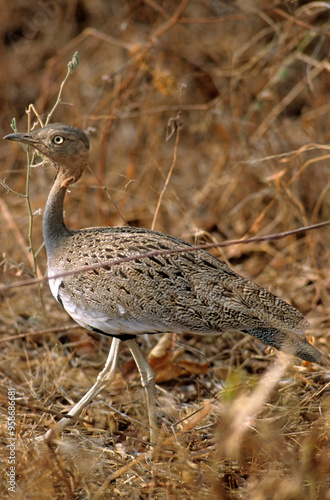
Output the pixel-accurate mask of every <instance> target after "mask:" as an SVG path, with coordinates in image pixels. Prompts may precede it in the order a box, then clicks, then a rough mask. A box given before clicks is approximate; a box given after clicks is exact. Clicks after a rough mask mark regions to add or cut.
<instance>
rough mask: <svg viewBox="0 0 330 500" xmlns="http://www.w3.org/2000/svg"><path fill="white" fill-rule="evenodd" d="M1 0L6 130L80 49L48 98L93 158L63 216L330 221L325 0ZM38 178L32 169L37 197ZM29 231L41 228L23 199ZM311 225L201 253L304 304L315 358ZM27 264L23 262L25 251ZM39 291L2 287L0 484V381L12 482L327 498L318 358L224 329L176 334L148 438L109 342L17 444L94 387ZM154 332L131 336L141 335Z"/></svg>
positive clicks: (22, 241)
mask: <svg viewBox="0 0 330 500" xmlns="http://www.w3.org/2000/svg"><path fill="white" fill-rule="evenodd" d="M275 4H276V5H275ZM46 7H47V8H46ZM1 12H2V16H7V19H5V22H3V23H2V27H1V29H2V38H1V40H2V51H1V54H2V57H1V60H0V64H1V68H0V69H1V71H0V75H1V77H0V78H1V88H2V92H1V96H0V99H1V108H0V109H1V114H0V117H1V126H2V130H3V135H4V134H5V133H10V129H9V123H10V121H11V118H12V117H13V116H15V117H16V118H17V122H18V127H19V130H20V131H24V130H26V128H27V118H26V115H25V114H24V109H25V108H26V107H27V106H28V105H29V104H30V103H31V102H33V103H34V104H35V106H36V108H37V109H38V111H39V113H41V114H43V113H45V114H47V112H48V111H49V110H50V109H51V107H52V105H53V104H54V101H55V99H56V95H57V93H58V89H59V85H60V83H61V81H62V80H63V77H64V75H65V72H66V64H67V62H68V61H69V60H70V59H71V57H72V54H73V53H74V52H75V51H76V50H78V52H79V57H80V61H81V66H80V68H79V69H78V71H76V72H75V73H74V74H73V75H72V76H71V77H70V79H69V81H68V83H67V85H66V87H65V89H64V94H63V102H62V104H61V105H60V106H59V107H58V109H57V110H56V113H55V116H54V117H53V121H63V122H67V123H72V124H74V125H76V126H80V127H82V128H89V130H90V137H91V143H92V152H91V170H90V171H89V172H87V173H86V174H85V176H84V177H83V179H82V180H81V181H80V182H79V184H77V185H75V186H73V187H72V189H71V193H70V194H69V195H68V200H67V215H66V217H67V221H68V222H69V225H70V226H71V227H88V226H94V225H105V224H106V225H121V224H123V223H124V222H123V219H124V220H125V221H126V222H128V223H130V224H134V225H137V226H143V227H151V226H152V224H153V221H154V217H155V213H157V218H156V219H155V221H154V222H155V228H156V229H158V230H162V231H165V232H169V233H171V234H173V235H175V236H179V237H181V238H184V239H186V240H188V241H190V242H205V241H206V242H218V241H223V240H227V239H231V238H240V237H244V236H255V235H263V234H269V233H275V232H281V231H285V230H288V229H293V228H296V227H299V226H302V225H306V224H310V223H317V222H319V221H322V220H327V219H330V203H329V199H330V197H329V186H330V183H329V149H328V148H326V147H325V144H326V143H327V142H329V125H330V123H329V111H330V104H329V91H330V89H329V64H330V63H329V58H328V56H329V48H330V43H329V5H328V4H326V3H325V2H303V1H302V2H295V1H283V2H279V3H276V2H275V1H266V0H259V1H250V2H241V1H237V2H225V1H224V2H211V1H207V0H185V1H183V2H181V3H179V2H170V1H165V0H164V1H161V2H156V1H153V0H144V1H143V0H136V1H133V0H132V1H122V2H119V1H115V0H114V1H110V2H107V1H106V0H96V1H93V2H88V1H84V0H77V1H72V2H62V1H60V0H54V1H52V2H45V3H41V2H38V1H36V0H30V1H29V2H16V3H15V2H12V3H11V4H10V5H7V4H6V5H5V6H4V7H3V9H1ZM178 114H179V115H178ZM178 122H180V124H181V126H180V130H179V136H178V135H177V134H178V130H177V129H174V130H172V132H173V135H172V137H171V138H170V139H169V140H168V141H166V134H168V133H169V131H170V129H171V126H173V123H176V124H178ZM176 143H177V148H176V149H175V144H176ZM322 145H323V146H322ZM174 153H176V157H175V155H174ZM0 155H1V160H2V161H1V172H0V176H1V178H2V179H6V182H7V184H8V185H9V186H10V187H11V188H12V189H14V190H16V191H18V192H24V191H25V181H26V174H25V172H26V167H25V165H26V164H25V159H24V154H23V152H22V150H20V149H19V148H18V147H17V144H12V143H6V142H4V141H3V142H2V143H1V144H0ZM173 159H175V161H173ZM171 166H172V167H173V169H172V171H171V172H170V175H169V176H168V174H169V171H170V168H171ZM167 176H168V184H167V187H166V189H165V190H164V191H163V188H164V185H165V180H166V178H167ZM52 177H53V171H52V170H51V169H50V167H48V168H46V169H44V168H38V169H33V172H32V179H31V197H30V200H31V204H32V208H33V210H34V211H35V212H37V211H38V210H39V209H42V208H43V207H44V204H45V200H46V197H47V192H48V189H49V187H50V184H51V179H52ZM160 196H161V198H160ZM159 200H161V203H159ZM0 204H1V214H2V217H1V220H0V224H1V244H2V262H1V273H2V274H1V281H2V282H3V283H5V284H11V283H15V282H16V281H20V280H22V279H26V278H28V277H29V276H30V271H29V270H30V269H31V265H32V264H31V254H30V253H29V252H28V249H27V234H28V224H29V217H28V213H27V209H26V202H25V200H24V199H21V198H18V197H16V196H14V195H13V194H12V193H8V194H7V193H6V192H5V190H4V189H3V188H1V198H0ZM157 205H159V207H158V208H157ZM33 241H34V248H35V249H38V248H39V247H40V246H41V244H42V235H41V217H39V216H38V215H36V216H35V217H34V230H33ZM329 244H330V238H329V231H328V230H327V228H324V229H321V230H317V231H313V232H310V233H308V234H303V235H299V236H296V235H295V236H291V237H288V238H285V239H283V240H279V241H273V242H272V241H268V242H263V243H260V244H259V243H253V244H249V245H244V246H243V245H241V246H239V245H236V246H232V247H229V248H226V249H223V250H219V249H216V250H214V251H213V253H214V254H215V255H217V256H219V257H221V258H223V259H225V260H227V261H228V262H229V263H230V265H231V266H232V267H235V269H236V270H237V271H238V272H239V273H241V274H243V275H245V276H246V277H249V278H251V279H253V280H255V281H257V282H258V283H259V284H260V285H264V286H266V287H267V288H269V289H271V290H272V291H273V292H275V293H277V294H278V295H280V296H281V297H283V298H285V299H286V300H288V301H289V302H291V303H292V304H294V305H296V306H297V307H298V308H299V309H300V310H301V311H302V312H303V313H304V314H306V316H307V317H308V319H309V321H310V323H311V325H312V329H311V332H310V335H312V336H314V338H315V345H316V346H317V347H318V348H319V349H320V350H321V351H322V352H323V353H324V354H325V356H327V353H328V345H329V340H330V339H329V317H330V314H329V312H330V305H329V288H330V276H329ZM38 266H39V270H40V271H39V272H40V275H42V274H43V273H44V272H45V252H44V250H43V249H41V250H40V252H39V253H38ZM42 293H43V298H44V303H45V310H43V307H42V304H41V302H40V299H39V295H38V290H37V287H36V286H32V287H29V288H11V289H8V290H7V291H6V292H5V293H3V294H2V296H1V302H0V331H1V340H2V343H1V352H0V374H1V406H0V416H1V420H0V425H1V427H0V429H1V443H2V448H1V450H0V460H1V492H2V493H1V496H2V498H7V497H8V496H9V495H11V493H10V492H8V489H7V487H8V485H7V483H6V481H7V478H8V475H7V472H8V466H9V465H8V457H9V448H8V446H7V445H8V442H9V441H8V429H7V427H6V424H7V416H8V409H7V404H8V393H7V390H8V388H11V387H13V388H15V391H16V425H17V429H16V438H17V440H16V493H15V495H12V496H14V497H15V498H19V499H21V498H22V499H23V498H24V499H32V498H42V499H48V498H59V499H64V498H65V499H66V498H70V499H71V498H72V499H73V498H77V499H86V498H91V499H103V498H109V499H110V498H111V499H117V498H118V499H120V498H130V499H134V500H135V499H142V498H143V499H180V500H181V499H194V500H195V499H202V498H203V499H205V498H206V499H220V500H221V499H240V498H242V499H251V500H252V499H253V500H264V499H274V500H285V499H288V500H289V499H290V500H300V499H304V500H315V499H330V482H329V463H330V455H329V412H330V405H329V387H330V386H329V382H330V378H329V374H327V373H326V371H325V369H324V368H321V367H318V366H316V365H315V366H314V365H308V364H303V363H301V362H300V361H299V360H296V359H292V358H289V359H287V358H286V357H284V356H277V355H276V354H275V353H274V352H273V351H270V350H269V349H266V348H265V346H264V345H263V344H261V343H260V342H258V341H257V340H254V339H252V338H247V337H244V336H242V335H239V334H233V333H231V332H228V333H226V334H224V335H222V336H219V337H217V338H208V337H206V338H202V337H196V336H185V338H182V337H180V338H179V339H178V341H180V342H181V343H182V345H184V346H185V349H184V350H183V351H182V352H180V355H181V357H179V358H177V359H174V357H175V356H174V357H173V356H172V357H171V363H172V364H171V365H170V367H171V368H169V369H168V373H167V375H168V380H167V381H166V382H162V383H159V390H158V401H159V420H160V422H161V423H162V440H163V441H162V442H161V444H160V446H159V447H156V448H155V449H154V450H153V451H148V448H147V446H146V439H147V436H148V429H147V423H146V421H147V416H146V409H145V404H144V395H143V392H142V391H143V390H142V388H141V386H140V382H139V378H138V375H137V372H136V370H135V368H134V366H133V365H132V363H131V360H130V358H129V356H128V352H127V351H126V350H125V349H124V348H123V349H122V352H121V362H120V369H119V373H118V377H117V379H116V381H115V383H114V384H113V385H112V386H111V387H109V388H108V389H107V390H104V391H103V393H102V394H101V395H100V396H98V397H97V398H96V400H95V401H94V403H93V404H92V405H91V406H90V407H89V408H88V409H87V410H86V412H85V413H84V415H83V416H82V420H81V421H79V422H77V423H73V424H72V426H71V427H70V428H68V429H67V430H65V431H64V432H63V434H62V435H61V436H59V438H58V446H53V447H51V446H47V445H41V444H36V442H35V441H34V439H35V438H36V437H37V436H39V435H41V434H43V433H44V432H45V430H47V429H48V428H49V427H52V426H54V422H55V421H57V420H58V414H59V413H60V412H65V411H67V410H68V409H69V408H70V407H71V406H72V404H73V403H74V402H76V401H77V400H78V399H79V398H80V397H81V396H82V394H83V393H84V392H85V391H86V390H87V389H88V388H89V387H90V386H91V385H92V383H93V382H94V380H95V378H96V376H97V373H98V372H99V371H100V369H101V368H102V366H103V363H104V361H105V358H106V354H107V351H108V348H109V343H108V340H107V339H104V338H99V337H97V336H95V337H94V336H92V335H90V334H87V333H86V332H83V331H82V329H80V328H77V326H74V325H73V324H72V321H71V320H70V318H68V316H67V315H66V314H65V313H64V312H63V311H61V310H60V309H59V307H58V306H57V305H56V303H55V301H54V300H53V298H52V297H51V295H50V292H49V290H48V287H47V285H43V287H42ZM158 341H159V338H156V336H150V337H148V338H145V339H142V343H143V344H144V345H143V347H144V350H145V352H149V351H150V349H151V347H152V346H154V345H156V344H157V342H158ZM168 342H169V345H171V342H172V341H171V339H169V340H168ZM182 345H180V346H176V347H175V349H176V350H178V349H182ZM190 348H191V350H189V349H190ZM206 362H207V363H209V367H208V369H207V370H205V363H206ZM180 363H181V365H180ZM177 365H180V366H181V367H183V369H182V370H181V372H182V373H183V375H181V376H178V370H177ZM190 368H191V370H190ZM170 369H171V370H172V369H173V374H172V372H171V374H172V378H171V376H170V375H171V374H169V370H170ZM165 371H166V370H165ZM205 371H206V373H204V372H205ZM189 372H191V373H193V374H190V373H189ZM184 373H185V374H184Z"/></svg>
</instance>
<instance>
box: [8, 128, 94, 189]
mask: <svg viewBox="0 0 330 500" xmlns="http://www.w3.org/2000/svg"><path fill="white" fill-rule="evenodd" d="M4 139H8V140H10V141H17V142H22V143H23V144H28V145H31V146H33V147H34V148H35V149H36V150H38V151H39V152H40V153H42V154H43V155H45V157H46V158H49V159H50V160H51V161H52V163H53V164H54V166H55V167H56V168H57V170H58V177H60V181H61V185H62V186H63V187H67V186H68V185H69V184H73V183H74V182H77V180H78V179H79V178H80V177H81V175H82V173H83V171H84V169H85V168H86V166H87V164H88V154H89V139H88V137H87V135H86V134H85V132H83V131H82V130H80V129H79V128H75V127H71V126H70V125H65V124H64V123H52V124H50V125H46V126H45V127H42V128H39V129H37V130H33V131H32V132H29V133H25V134H24V133H23V134H22V133H20V134H19V133H15V134H9V135H6V136H5V137H4Z"/></svg>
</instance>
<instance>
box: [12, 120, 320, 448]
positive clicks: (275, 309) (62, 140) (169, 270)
mask: <svg viewBox="0 0 330 500" xmlns="http://www.w3.org/2000/svg"><path fill="white" fill-rule="evenodd" d="M6 138H7V139H10V140H15V141H20V142H23V143H26V144H31V145H32V146H33V147H34V148H36V149H37V150H38V151H40V152H41V153H43V154H44V155H45V156H46V157H47V158H48V159H50V160H51V161H52V163H53V164H54V166H55V167H56V169H57V176H56V179H55V182H54V184H53V187H52V189H51V192H50V194H49V197H48V200H47V204H46V210H45V214H44V222H43V233H44V240H45V245H46V250H47V257H48V275H49V276H50V277H51V276H55V275H57V274H63V273H65V272H67V271H70V274H69V275H66V276H62V277H59V278H55V279H51V280H50V281H49V284H50V288H51V291H52V293H53V295H54V297H55V298H56V299H57V300H58V302H59V303H60V304H61V305H62V306H63V307H64V309H65V310H66V311H67V312H68V313H69V314H70V316H71V317H72V318H73V319H74V320H75V321H76V322H77V323H79V324H80V325H82V326H84V327H85V328H87V329H89V330H92V331H96V332H98V333H102V334H105V335H110V336H113V337H114V340H113V343H112V347H111V350H110V353H109V356H108V360H107V364H106V366H105V368H104V370H103V371H102V372H101V374H100V375H99V377H98V380H97V381H96V383H95V385H94V386H93V387H92V389H91V390H90V391H89V393H88V394H87V395H86V396H85V398H83V400H81V401H80V402H79V403H78V404H77V405H76V406H75V407H74V408H73V409H72V410H71V412H70V413H69V415H72V416H76V415H78V414H79V413H80V411H81V410H82V408H83V407H85V406H86V404H88V402H89V401H91V399H92V398H93V397H94V396H95V395H96V394H98V393H99V392H100V391H101V390H102V389H103V388H104V386H105V385H106V384H107V383H108V382H109V380H111V379H112V377H113V376H114V370H115V367H116V363H117V359H118V349H119V345H120V341H121V340H123V341H125V342H126V344H127V345H128V347H129V349H130V350H131V352H132V354H133V356H134V359H135V361H136V362H137V366H138V368H139V371H140V374H141V378H142V385H143V386H144V387H145V389H146V395H147V403H148V409H149V419H150V426H151V440H152V441H155V440H156V436H157V431H156V409H155V388H154V374H153V372H152V370H151V368H150V366H149V365H148V363H147V361H146V359H145V358H144V356H143V354H142V352H141V350H140V348H139V346H138V344H137V342H136V340H135V337H136V336H138V335H141V334H144V333H149V334H152V333H162V332H164V333H165V332H175V333H197V334H202V335H203V334H208V335H210V334H213V335H219V334H221V333H222V332H224V331H226V330H240V331H243V332H245V333H249V334H250V335H253V336H255V337H257V338H259V339H261V340H262V341H263V342H265V343H266V344H269V345H270V346H273V347H276V348H277V349H282V350H284V351H286V352H289V353H291V354H293V355H295V356H298V357H299V358H301V359H304V360H306V361H314V362H318V361H319V360H320V357H321V355H320V353H319V351H317V349H315V347H313V346H312V345H311V344H310V343H309V342H307V340H306V339H305V337H304V335H303V332H304V331H305V330H306V329H307V328H308V327H309V325H308V322H307V321H306V319H305V318H304V316H303V315H302V314H301V313H300V312H299V311H298V310H297V309H295V308H294V307H292V306H291V305H289V304H287V303H286V302H285V301H283V300H282V299H280V298H279V297H277V296H275V295H273V294H271V293H270V292H268V291H267V290H265V289H263V288H261V287H259V286H258V285H256V284H255V283H252V282H251V281H249V280H247V279H245V278H243V277H241V276H240V275H238V274H237V273H235V272H234V271H233V270H232V269H230V268H229V267H228V266H227V265H226V264H225V263H224V262H222V261H220V260H218V259H216V258H215V257H213V256H212V255H210V254H209V253H207V252H206V251H204V250H194V251H189V252H186V253H185V252H183V253H182V252H180V253H172V254H171V253H168V251H169V250H171V249H173V250H175V249H178V248H187V249H189V248H190V245H189V244H188V243H186V242H184V241H181V240H179V239H177V238H174V237H172V236H169V235H166V234H163V233H160V232H157V231H151V230H148V229H139V228H133V227H102V228H97V227H93V228H88V229H82V230H78V231H76V230H71V229H69V228H68V227H67V226H66V224H65V222H64V218H63V203H64V198H65V193H66V190H67V188H68V186H69V185H70V184H72V183H74V182H76V181H77V180H78V179H79V178H80V176H81V175H82V173H83V171H84V169H85V167H86V166H87V163H88V150H89V140H88V137H87V136H86V135H85V133H84V132H83V131H81V130H79V129H77V128H74V127H71V126H68V125H64V124H61V123H54V124H51V125H47V126H45V127H43V128H41V129H38V130H36V131H33V132H30V133H29V134H10V135H8V136H6ZM152 251H156V255H149V256H144V257H142V258H141V257H139V256H140V255H141V254H145V253H147V252H152ZM159 251H165V252H167V253H164V254H161V253H159ZM127 257H136V260H129V261H126V262H121V263H119V264H116V265H113V266H111V265H109V264H108V262H109V261H111V260H113V259H115V260H117V259H125V258H127ZM98 264H100V267H97V265H98ZM102 264H103V265H102ZM86 266H87V267H88V266H93V268H92V269H89V270H87V271H84V272H77V273H76V274H72V273H71V272H72V271H74V270H75V269H77V270H78V269H79V270H81V269H82V268H84V267H86ZM69 421H70V419H62V420H61V422H60V423H61V425H62V427H64V426H65V425H66V424H67V423H68V422H69Z"/></svg>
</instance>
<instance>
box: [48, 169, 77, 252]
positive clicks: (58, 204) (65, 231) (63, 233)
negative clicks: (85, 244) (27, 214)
mask: <svg viewBox="0 0 330 500" xmlns="http://www.w3.org/2000/svg"><path fill="white" fill-rule="evenodd" d="M66 190H67V188H66V187H63V185H61V182H60V179H59V177H57V178H56V179H55V182H54V184H53V187H52V189H51V191H50V193H49V195H48V199H47V203H46V208H45V213H44V218H43V236H44V241H45V246H46V251H47V255H48V258H50V257H51V256H52V255H53V254H54V253H56V251H57V250H59V249H60V247H61V242H63V241H64V240H65V239H67V238H68V237H69V236H70V234H71V231H70V229H69V228H68V227H67V225H66V224H65V222H64V218H63V203H64V197H65V193H66Z"/></svg>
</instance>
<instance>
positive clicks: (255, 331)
mask: <svg viewBox="0 0 330 500" xmlns="http://www.w3.org/2000/svg"><path fill="white" fill-rule="evenodd" d="M244 333H248V334H250V335H253V336H254V337H257V338H258V339H260V340H262V341H263V342H265V343H266V344H268V345H270V346H272V347H275V348H276V349H279V350H281V351H284V352H287V353H289V354H292V355H293V356H297V357H298V358H300V359H303V360H304V361H311V362H313V363H319V362H320V360H321V353H320V352H319V351H318V350H317V349H316V348H315V347H314V346H313V345H312V344H310V343H309V342H308V341H307V340H306V338H305V337H304V336H303V335H302V334H301V333H296V332H292V331H289V330H279V329H277V328H272V327H267V326H265V327H259V328H249V329H245V330H244Z"/></svg>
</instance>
